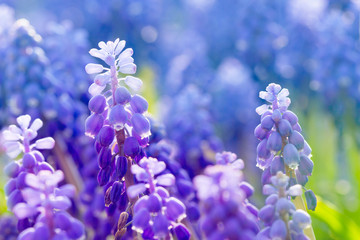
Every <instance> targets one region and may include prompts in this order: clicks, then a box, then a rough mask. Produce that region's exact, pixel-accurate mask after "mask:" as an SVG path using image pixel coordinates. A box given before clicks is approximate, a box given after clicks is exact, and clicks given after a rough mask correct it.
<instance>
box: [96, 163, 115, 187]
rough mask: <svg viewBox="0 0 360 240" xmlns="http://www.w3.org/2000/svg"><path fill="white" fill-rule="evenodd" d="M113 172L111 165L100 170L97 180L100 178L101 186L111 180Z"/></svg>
mask: <svg viewBox="0 0 360 240" xmlns="http://www.w3.org/2000/svg"><path fill="white" fill-rule="evenodd" d="M111 173H112V168H111V166H107V167H106V168H103V169H101V170H100V171H99V174H98V176H97V180H98V182H99V185H100V186H104V185H106V184H107V183H108V182H109V180H110V177H111Z"/></svg>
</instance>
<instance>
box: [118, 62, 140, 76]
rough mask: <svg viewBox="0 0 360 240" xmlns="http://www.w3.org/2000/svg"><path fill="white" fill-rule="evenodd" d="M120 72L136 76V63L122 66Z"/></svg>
mask: <svg viewBox="0 0 360 240" xmlns="http://www.w3.org/2000/svg"><path fill="white" fill-rule="evenodd" d="M119 71H120V72H122V73H124V74H134V73H136V65H135V64H134V63H128V64H124V65H121V66H120V68H119Z"/></svg>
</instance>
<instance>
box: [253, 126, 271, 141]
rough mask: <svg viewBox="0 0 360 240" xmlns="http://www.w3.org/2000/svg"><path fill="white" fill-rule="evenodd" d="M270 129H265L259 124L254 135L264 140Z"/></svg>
mask: <svg viewBox="0 0 360 240" xmlns="http://www.w3.org/2000/svg"><path fill="white" fill-rule="evenodd" d="M268 132H269V131H268V130H266V129H264V128H262V127H261V124H259V125H257V127H256V128H255V130H254V135H255V137H257V138H258V139H259V140H263V139H264V138H265V137H266V135H267V134H268Z"/></svg>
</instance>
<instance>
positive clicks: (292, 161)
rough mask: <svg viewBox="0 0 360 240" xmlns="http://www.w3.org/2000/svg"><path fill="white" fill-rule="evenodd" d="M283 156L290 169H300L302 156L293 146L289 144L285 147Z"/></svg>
mask: <svg viewBox="0 0 360 240" xmlns="http://www.w3.org/2000/svg"><path fill="white" fill-rule="evenodd" d="M283 156H284V161H285V163H286V165H288V166H289V167H290V168H292V169H295V168H297V167H298V165H299V162H300V156H299V152H298V150H297V149H296V147H295V146H294V145H293V144H291V143H288V144H286V145H285V147H284V151H283Z"/></svg>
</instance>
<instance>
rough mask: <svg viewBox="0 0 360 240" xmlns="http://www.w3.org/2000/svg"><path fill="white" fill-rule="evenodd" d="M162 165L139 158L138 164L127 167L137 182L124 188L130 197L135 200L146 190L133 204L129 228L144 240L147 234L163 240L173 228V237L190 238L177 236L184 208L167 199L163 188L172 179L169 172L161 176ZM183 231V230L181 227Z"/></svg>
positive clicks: (178, 202) (166, 193) (154, 160)
mask: <svg viewBox="0 0 360 240" xmlns="http://www.w3.org/2000/svg"><path fill="white" fill-rule="evenodd" d="M165 169H166V165H165V163H164V162H162V161H158V160H157V159H155V158H151V157H150V158H143V159H142V160H140V162H139V165H133V166H131V172H132V173H133V174H134V175H135V177H136V180H137V181H138V182H139V183H137V184H135V185H132V186H130V187H128V188H127V194H128V196H129V197H130V198H135V197H137V196H138V195H139V194H141V193H145V191H146V190H148V194H145V195H144V196H142V197H141V198H139V199H138V200H137V201H136V203H135V205H134V218H133V223H132V229H133V230H135V231H137V232H139V233H141V234H142V235H143V237H144V238H146V237H147V236H149V235H151V236H154V237H156V238H166V237H168V236H169V235H170V234H171V233H170V230H171V229H173V228H174V234H175V235H178V236H179V235H182V236H183V237H185V238H184V239H190V235H189V234H184V233H179V232H178V230H177V231H176V229H178V228H179V226H178V223H180V221H181V220H182V219H183V218H184V217H186V213H185V206H184V204H183V203H182V202H181V201H179V200H178V199H177V198H175V197H171V196H170V194H169V192H168V191H167V190H166V189H165V188H163V186H166V187H169V186H172V185H173V184H174V183H175V177H174V176H173V175H172V174H170V173H165V174H162V172H163V171H164V170H165ZM184 230H185V232H186V231H187V232H188V230H186V228H183V231H184Z"/></svg>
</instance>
